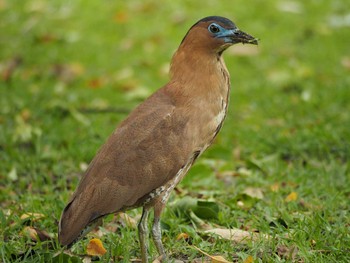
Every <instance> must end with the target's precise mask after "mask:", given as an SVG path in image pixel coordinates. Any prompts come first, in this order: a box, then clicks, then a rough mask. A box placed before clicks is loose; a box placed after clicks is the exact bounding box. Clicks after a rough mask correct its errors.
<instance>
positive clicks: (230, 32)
mask: <svg viewBox="0 0 350 263" xmlns="http://www.w3.org/2000/svg"><path fill="white" fill-rule="evenodd" d="M208 30H209V32H210V33H212V34H213V35H214V36H215V37H216V38H223V39H224V41H225V43H235V42H236V41H234V39H233V38H234V37H235V36H236V35H239V32H240V30H239V29H238V28H231V29H227V28H224V27H222V26H220V25H219V24H217V23H211V24H210V25H209V26H208Z"/></svg>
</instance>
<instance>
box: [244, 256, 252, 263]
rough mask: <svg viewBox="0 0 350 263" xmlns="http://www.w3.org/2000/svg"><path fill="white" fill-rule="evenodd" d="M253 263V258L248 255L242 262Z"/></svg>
mask: <svg viewBox="0 0 350 263" xmlns="http://www.w3.org/2000/svg"><path fill="white" fill-rule="evenodd" d="M253 262H254V258H253V257H252V256H250V255H249V256H248V257H247V258H246V259H245V260H244V261H243V263H253Z"/></svg>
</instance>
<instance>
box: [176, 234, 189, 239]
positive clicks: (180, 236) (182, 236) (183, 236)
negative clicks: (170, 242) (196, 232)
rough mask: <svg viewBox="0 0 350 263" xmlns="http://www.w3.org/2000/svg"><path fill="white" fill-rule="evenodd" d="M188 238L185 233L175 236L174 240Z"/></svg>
mask: <svg viewBox="0 0 350 263" xmlns="http://www.w3.org/2000/svg"><path fill="white" fill-rule="evenodd" d="M189 237H190V236H189V235H188V234H187V233H180V234H178V235H177V237H176V240H180V239H185V240H186V239H188V238H189Z"/></svg>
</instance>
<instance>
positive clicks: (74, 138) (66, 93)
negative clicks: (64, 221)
mask: <svg viewBox="0 0 350 263" xmlns="http://www.w3.org/2000/svg"><path fill="white" fill-rule="evenodd" d="M209 15H220V16H224V17H227V18H230V19H231V20H233V21H234V22H235V23H236V24H237V26H238V27H239V28H240V29H242V30H243V31H245V32H247V33H249V34H251V35H253V36H255V37H257V38H259V39H260V45H259V46H258V47H255V46H243V45H237V46H234V47H231V48H230V49H229V50H227V51H226V52H225V54H224V58H225V61H226V64H227V67H228V70H229V72H230V74H231V82H232V93H231V100H230V108H229V115H228V116H227V118H226V121H225V124H224V127H223V129H222V131H221V133H220V134H219V136H218V138H217V139H216V141H215V143H214V145H213V146H212V147H211V148H210V149H209V150H208V151H207V152H206V153H205V154H204V155H203V156H202V158H200V160H199V161H198V162H197V163H196V165H195V166H194V167H193V169H192V170H191V171H190V173H189V175H188V176H187V177H186V178H185V179H184V181H183V182H182V183H181V185H180V186H179V189H180V190H179V191H177V194H174V195H173V196H172V198H171V200H170V201H171V203H174V202H176V200H179V199H181V198H182V197H183V196H185V195H190V196H192V197H194V198H197V199H198V198H199V199H203V200H211V201H213V202H214V203H216V204H217V206H218V207H219V213H218V216H217V217H216V218H213V219H211V220H208V221H207V223H209V224H217V225H220V226H223V227H226V228H231V227H238V228H241V229H248V230H253V229H254V230H259V231H260V232H262V233H268V234H270V235H273V236H277V239H276V240H274V241H273V242H268V244H267V243H264V242H261V243H258V244H257V243H254V244H253V243H251V244H245V245H241V244H239V245H235V246H232V242H231V241H227V240H226V241H225V240H222V239H219V238H217V239H215V242H214V245H213V242H212V241H210V240H207V239H205V238H203V237H202V236H201V235H200V234H199V233H198V231H196V227H195V226H194V225H193V224H194V223H193V222H192V223H191V221H188V219H186V216H185V215H175V213H174V212H173V209H171V207H172V205H171V204H170V206H169V208H168V209H167V210H166V212H165V214H164V216H163V225H164V226H166V230H165V234H164V235H165V237H164V241H165V244H166V247H167V250H170V251H172V252H173V254H174V255H175V256H174V257H177V258H181V259H184V260H185V259H186V260H189V261H191V260H193V259H194V258H198V257H201V254H200V253H199V252H198V251H196V250H193V249H191V248H190V246H189V245H188V243H186V242H183V241H177V240H175V237H176V236H177V235H178V234H179V233H180V232H187V233H190V236H191V238H193V244H195V245H196V246H198V247H200V248H201V249H203V250H204V251H207V252H208V253H212V254H220V255H223V256H225V258H227V259H228V260H231V261H234V262H243V261H244V260H245V259H246V258H247V256H249V255H251V256H252V257H253V258H254V260H256V262H286V261H287V262H346V261H348V260H350V258H349V254H350V253H349V252H350V251H349V247H350V234H349V232H350V231H349V226H350V219H349V206H350V202H349V198H350V175H349V159H350V147H349V140H350V103H349V101H350V74H349V72H350V45H349V43H350V10H349V4H348V1H346V0H321V1H297V0H288V1H282V0H280V1H278V0H267V1H242V0H238V1H203V0H201V1H195V0H193V1H170V0H166V1H154V0H146V1H136V0H130V1H107V0H104V1H92V0H89V1H82V0H80V1H79V0H75V1H73V0H71V1H57V0H54V1H44V0H27V1H21V0H12V1H10V0H0V74H1V76H0V77H1V78H0V162H1V165H0V180H1V181H0V183H1V185H0V189H1V192H0V201H1V212H0V223H1V232H0V237H1V240H0V258H1V259H2V261H3V262H12V261H13V262H16V261H18V262H19V261H26V262H31V261H32V262H44V261H47V260H48V259H50V260H58V259H59V260H63V259H62V255H61V256H57V254H56V253H57V252H58V251H60V249H59V246H58V244H57V241H56V239H55V234H56V232H57V221H58V219H59V216H60V213H61V211H62V209H63V207H64V204H65V203H66V202H67V200H68V199H69V196H70V195H71V194H72V192H73V191H74V189H75V186H76V184H77V182H78V180H79V178H80V175H81V173H82V171H83V170H84V169H85V168H86V165H87V164H88V163H89V162H90V160H91V159H92V158H93V156H94V155H95V153H96V151H97V149H98V148H99V147H100V145H101V144H102V143H103V142H104V141H105V139H106V138H107V137H108V135H109V134H110V133H111V132H112V131H113V129H114V128H115V127H116V125H117V124H118V122H119V121H121V120H122V119H123V118H125V117H126V116H127V114H128V112H130V111H131V110H132V109H133V108H134V107H135V106H136V105H137V104H139V103H140V102H141V101H143V100H144V99H145V98H146V97H147V96H148V95H150V94H151V93H152V92H154V91H155V90H156V89H158V88H159V87H161V86H162V85H164V84H165V83H166V82H167V80H168V75H167V70H168V68H169V63H170V59H171V56H172V54H173V53H174V51H175V50H176V48H177V47H178V45H179V43H180V42H181V40H182V38H183V36H184V35H185V34H186V32H187V30H188V29H189V27H190V26H192V25H193V24H194V23H195V22H196V21H198V20H199V19H201V18H203V17H205V16H209ZM247 189H255V190H254V191H255V192H256V191H258V190H259V192H261V193H262V194H263V196H260V197H257V196H254V195H253V196H252V195H251V194H247ZM291 193H296V194H297V198H296V200H293V201H292V202H287V201H286V197H287V196H288V195H289V194H291ZM240 202H243V207H242V203H240ZM24 213H40V214H43V215H44V218H42V219H40V220H38V221H37V220H34V219H32V220H29V221H28V220H25V219H23V218H21V216H22V215H23V214H24ZM138 215H139V210H136V211H133V212H131V216H135V217H137V216H138ZM25 226H30V227H36V228H38V229H41V230H45V231H47V232H48V233H49V236H51V238H53V239H52V240H46V241H43V242H34V241H33V240H32V239H31V238H30V237H28V235H26V234H25V233H23V228H24V227H25ZM120 231H122V232H121V233H120V232H118V233H113V234H112V233H111V234H109V235H107V237H104V238H105V241H106V246H108V249H107V250H108V251H109V252H108V253H107V254H106V255H105V256H104V258H103V259H102V260H107V259H113V260H115V261H117V260H121V261H125V262H130V260H131V259H132V258H137V257H139V251H138V244H137V241H135V239H136V231H135V230H120ZM123 231H124V232H123ZM287 233H288V238H287V237H286V234H287ZM120 235H121V237H120ZM116 236H117V237H116ZM118 236H119V239H118ZM116 239H118V241H116ZM83 242H84V241H83ZM281 246H283V247H286V248H287V251H288V253H289V252H290V251H291V248H294V247H295V248H296V251H297V252H296V253H294V252H293V253H294V254H293V253H289V254H292V255H291V256H288V255H287V256H286V254H288V253H285V254H283V253H279V251H280V250H279V248H280V247H281ZM83 247H84V245H83V244H80V247H79V244H78V247H77V248H76V250H77V251H83ZM151 249H152V251H153V252H154V251H155V250H154V248H153V247H151ZM126 250H127V251H128V252H127V253H126V252H125V251H126ZM293 251H294V250H293ZM125 253H126V254H125ZM121 255H123V258H120V257H119V256H121ZM69 260H73V257H71V258H69ZM74 260H80V259H79V258H76V257H74Z"/></svg>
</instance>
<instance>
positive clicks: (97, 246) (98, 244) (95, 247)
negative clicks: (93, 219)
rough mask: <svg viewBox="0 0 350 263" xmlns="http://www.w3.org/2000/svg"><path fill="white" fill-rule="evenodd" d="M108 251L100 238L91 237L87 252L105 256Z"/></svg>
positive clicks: (91, 254)
mask: <svg viewBox="0 0 350 263" xmlns="http://www.w3.org/2000/svg"><path fill="white" fill-rule="evenodd" d="M106 252H107V250H106V249H105V248H104V246H103V244H102V241H101V240H100V239H98V238H93V239H91V240H90V242H89V244H88V245H87V247H86V253H87V254H88V255H90V256H103V255H104V254H105V253H106Z"/></svg>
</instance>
